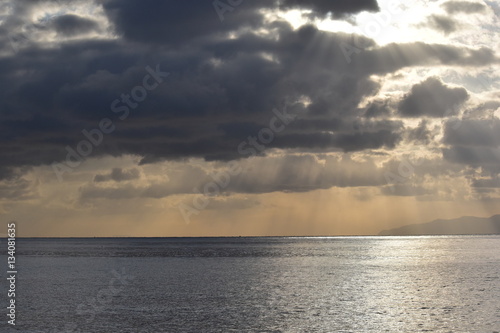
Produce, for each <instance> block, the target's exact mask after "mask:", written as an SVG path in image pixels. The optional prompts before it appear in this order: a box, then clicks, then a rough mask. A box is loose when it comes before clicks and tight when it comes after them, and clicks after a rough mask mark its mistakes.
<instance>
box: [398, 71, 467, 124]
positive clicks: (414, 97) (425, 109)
mask: <svg viewBox="0 0 500 333" xmlns="http://www.w3.org/2000/svg"><path fill="white" fill-rule="evenodd" d="M468 98H469V94H468V93H467V90H465V89H464V88H452V87H449V86H447V85H445V84H443V82H441V80H439V79H438V78H436V77H429V78H428V79H426V80H425V81H423V82H421V83H418V84H416V85H414V86H413V87H412V88H411V91H410V93H408V94H407V95H405V97H404V98H403V100H402V101H401V102H400V104H399V113H400V114H401V115H402V116H404V117H422V116H428V117H433V118H442V117H449V116H454V115H457V114H458V111H459V107H460V106H461V105H462V104H463V103H464V102H465V101H466V100H467V99H468Z"/></svg>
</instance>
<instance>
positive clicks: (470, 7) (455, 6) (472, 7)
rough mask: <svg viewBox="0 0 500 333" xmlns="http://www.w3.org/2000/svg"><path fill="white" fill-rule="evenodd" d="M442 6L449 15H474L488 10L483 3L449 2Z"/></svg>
mask: <svg viewBox="0 0 500 333" xmlns="http://www.w3.org/2000/svg"><path fill="white" fill-rule="evenodd" d="M442 6H443V7H444V9H445V10H446V11H447V12H448V13H449V14H455V13H467V14H472V13H479V12H483V11H484V10H485V9H486V6H485V5H483V4H482V3H478V2H469V1H448V2H445V3H444V4H443V5H442Z"/></svg>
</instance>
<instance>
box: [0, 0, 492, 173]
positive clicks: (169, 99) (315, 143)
mask: <svg viewBox="0 0 500 333" xmlns="http://www.w3.org/2000/svg"><path fill="white" fill-rule="evenodd" d="M368 3H369V2H366V3H365V2H359V3H358V2H354V4H357V5H359V6H360V7H359V8H360V10H364V9H366V8H367V6H368V5H367V4H368ZM293 4H295V2H289V3H285V5H293ZM310 4H314V6H315V7H314V8H317V10H318V11H319V10H324V11H327V10H328V11H329V10H331V8H333V7H334V6H340V7H338V11H340V12H342V11H344V12H346V13H347V12H349V11H350V10H351V9H347V7H348V5H346V4H347V2H338V3H337V4H336V5H334V4H333V2H332V4H331V5H327V4H326V2H322V1H317V2H310ZM103 6H104V9H105V13H106V15H107V16H108V17H109V18H110V19H111V24H112V25H113V26H114V28H115V29H116V31H117V32H118V33H119V35H120V36H121V37H120V38H118V39H114V40H109V39H108V40H106V39H101V40H90V39H79V40H74V41H68V42H65V43H60V44H58V45H57V47H48V46H47V45H43V44H40V45H38V44H37V43H34V44H30V45H28V46H27V47H25V48H22V49H20V50H19V51H18V52H17V53H16V54H15V55H11V56H4V57H2V58H0V73H1V75H0V109H1V110H2V112H1V113H0V137H1V138H2V140H1V142H0V171H1V170H5V172H0V176H1V175H2V174H3V175H7V174H8V171H7V170H8V169H9V168H10V167H16V166H34V165H41V164H51V163H52V162H53V161H64V160H65V158H66V155H67V151H66V149H65V147H66V146H70V147H72V148H75V146H76V144H77V143H78V142H80V141H81V140H83V139H85V137H84V136H83V134H82V130H88V131H90V130H92V129H94V128H96V127H98V124H99V121H100V120H101V119H102V118H104V117H106V118H110V119H111V120H112V121H113V122H114V124H115V125H116V130H115V131H114V132H113V133H112V134H107V135H105V136H104V138H103V140H102V144H100V145H99V146H98V147H94V150H93V152H92V155H91V156H92V157H98V156H102V155H111V156H121V155H123V154H135V155H139V156H142V157H143V160H142V163H143V164H145V163H152V162H155V161H159V160H163V159H184V158H188V157H201V158H205V159H207V160H231V159H239V158H242V157H246V155H245V156H243V155H241V154H240V153H239V152H238V149H237V148H238V145H239V144H240V143H241V142H242V141H243V140H246V139H247V137H248V136H249V135H256V134H257V132H258V131H259V130H260V129H261V128H263V127H267V126H269V121H270V119H271V117H273V112H272V110H273V109H274V108H277V109H279V110H280V112H284V111H283V110H284V108H285V106H287V107H288V108H289V109H288V110H289V112H294V113H296V114H300V116H299V117H297V119H296V120H295V121H294V122H292V123H291V124H289V125H288V126H287V127H286V130H285V131H283V132H282V133H278V134H276V138H275V140H273V141H272V142H270V143H269V144H268V145H267V146H266V148H285V149H286V148H296V149H303V150H322V151H325V150H326V151H360V150H364V149H378V148H385V149H391V148H393V147H395V146H396V145H397V144H398V142H400V140H401V136H402V134H401V133H402V130H403V128H404V127H403V125H402V123H400V122H384V121H376V120H375V119H376V118H378V117H381V118H383V117H385V115H386V114H387V111H386V110H385V109H383V108H384V106H383V105H381V106H380V107H379V110H378V111H377V110H372V109H368V111H367V110H360V109H359V107H358V105H359V104H360V102H361V101H363V100H365V98H367V97H372V96H374V95H375V94H377V93H378V92H379V90H380V88H381V83H380V82H379V81H377V80H375V79H374V78H373V76H372V75H373V74H386V73H392V72H395V71H397V70H399V69H401V68H405V67H411V66H440V65H447V66H463V65H466V66H471V67H472V66H484V65H487V64H491V63H494V62H497V61H498V60H497V58H496V57H495V55H494V52H493V51H492V50H490V49H487V48H482V49H469V48H464V47H455V46H445V45H429V44H425V43H409V44H389V45H386V46H382V47H378V46H377V45H376V44H375V43H374V42H373V41H371V40H369V39H366V38H362V37H360V38H357V40H358V41H361V42H362V43H363V44H364V45H366V46H370V48H368V49H366V50H360V52H359V54H356V55H355V56H354V57H353V62H352V63H351V64H348V63H347V61H346V58H345V55H344V53H343V51H342V49H341V47H340V45H341V43H343V42H347V43H352V40H353V36H352V35H347V34H342V33H330V32H322V31H319V30H318V29H316V28H315V27H312V26H305V27H302V28H301V29H297V30H294V29H292V27H291V26H290V25H289V24H287V23H286V22H283V21H277V22H274V23H272V24H269V25H265V23H264V18H263V15H262V13H260V12H259V11H258V10H257V9H259V8H260V7H259V6H264V7H266V8H271V5H270V4H269V3H268V2H265V3H264V2H263V1H262V2H258V1H256V2H243V3H242V4H241V5H240V6H239V7H237V8H236V9H235V10H234V11H233V12H230V13H227V15H226V19H225V20H224V21H223V22H220V20H219V19H218V17H217V14H216V12H215V11H214V8H213V6H212V2H211V1H206V2H201V3H200V4H199V5H197V6H193V5H188V4H186V3H184V2H179V1H175V2H173V1H170V2H169V1H165V2H162V1H150V2H137V1H106V2H104V4H103ZM328 6H331V7H328ZM342 6H344V7H342ZM353 6H354V5H353ZM342 8H344V9H342ZM349 8H354V7H349ZM352 10H354V9H352ZM70 25H71V24H70ZM76 25H77V26H78V24H76ZM242 27H248V28H252V29H248V30H239V29H240V28H242ZM264 27H265V28H268V29H269V31H270V34H271V35H272V37H267V36H263V35H259V34H258V33H257V32H255V31H258V29H254V28H264ZM70 30H71V29H70ZM79 31H80V30H79ZM4 32H5V31H4ZM229 32H232V33H234V36H233V38H228V37H227V36H228V33H229ZM2 38H5V36H3V35H2ZM0 47H2V51H5V52H7V51H9V48H10V46H9V45H8V43H7V44H2V46H0ZM147 66H150V67H151V68H156V66H158V68H159V69H160V70H161V71H168V72H169V73H170V76H168V78H165V79H164V80H163V82H162V83H161V84H159V85H158V87H157V88H155V89H154V90H153V91H150V92H148V96H147V98H146V99H145V100H144V101H142V102H141V103H140V105H139V106H137V107H136V108H134V109H132V108H129V110H128V111H129V112H130V115H129V116H128V118H127V119H125V120H120V119H119V118H118V117H119V116H120V113H114V112H113V111H112V110H111V104H112V102H113V101H115V100H116V99H118V100H120V98H121V97H120V96H121V94H130V92H131V89H132V88H134V87H135V86H137V85H141V84H142V82H143V79H144V77H145V75H146V74H148V71H147V70H146V67H147ZM426 82H427V81H426ZM431 83H432V82H431ZM431 83H425V82H424V83H422V84H421V86H422V87H421V88H419V89H416V91H413V90H412V92H411V93H410V95H409V96H407V99H410V100H412V97H411V96H413V95H415V94H417V95H418V96H420V97H422V98H426V99H427V98H428V97H429V95H430V94H431V92H426V91H427V90H428V89H432V90H434V88H436V91H435V92H434V91H433V92H432V93H439V94H441V93H442V94H443V96H441V95H440V98H444V99H443V100H440V101H437V102H434V104H429V105H430V106H432V108H430V109H425V110H421V109H420V108H413V106H415V105H417V106H418V105H419V104H418V103H419V102H418V101H417V100H415V98H416V97H415V98H413V102H411V103H410V102H407V104H408V103H409V104H408V105H406V107H403V109H404V110H405V111H404V112H403V113H404V115H405V116H408V115H413V114H412V112H414V113H415V112H416V116H419V115H430V116H436V117H437V116H442V114H441V112H442V110H440V109H439V110H438V107H441V106H447V105H448V104H450V105H454V103H456V102H460V101H461V100H463V99H464V96H463V89H460V88H450V87H447V86H446V85H444V84H442V83H440V82H439V83H436V84H435V85H434V86H433V85H432V84H431ZM426 89H427V90H426ZM301 100H302V101H304V100H307V101H308V102H307V103H304V104H302V103H301V102H297V101H301ZM119 103H120V104H119V105H120V106H121V107H124V106H126V104H125V103H124V102H120V101H119ZM424 103H430V102H424ZM436 103H437V104H436ZM365 113H366V114H367V116H369V117H371V118H364V119H367V121H360V120H359V118H360V116H362V115H363V114H365Z"/></svg>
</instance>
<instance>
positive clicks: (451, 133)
mask: <svg viewBox="0 0 500 333" xmlns="http://www.w3.org/2000/svg"><path fill="white" fill-rule="evenodd" d="M458 125H459V126H457V124H456V123H454V122H447V123H446V125H445V133H444V138H443V142H444V143H446V144H448V145H453V146H482V147H498V146H500V119H498V118H493V119H466V120H462V121H461V122H460V123H459V124H458Z"/></svg>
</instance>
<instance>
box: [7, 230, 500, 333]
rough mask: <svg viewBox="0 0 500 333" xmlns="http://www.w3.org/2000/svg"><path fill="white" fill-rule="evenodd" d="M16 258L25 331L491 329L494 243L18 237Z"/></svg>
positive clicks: (494, 324)
mask: <svg viewBox="0 0 500 333" xmlns="http://www.w3.org/2000/svg"><path fill="white" fill-rule="evenodd" d="M0 244H2V247H4V245H5V241H4V240H3V239H2V242H1V243H0ZM2 251H4V250H3V249H2ZM17 255H18V267H19V269H18V271H19V274H18V286H17V288H18V295H17V305H18V307H17V309H18V318H17V325H16V329H17V331H20V332H26V333H31V332H44V333H46V332H51V333H52V332H54V333H55V332H141V333H146V332H154V333H158V332H499V331H500V237H497V236H452V237H446V236H444V237H341V238H338V237H336V238H287V237H283V238H172V239H57V240H56V239H38V240H36V239H21V240H19V241H18V253H17ZM1 260H2V262H4V263H6V257H5V252H3V253H2V256H1ZM3 266H6V265H3ZM5 271H6V269H5ZM4 274H5V272H4ZM2 288H3V289H2V295H6V290H5V283H3V284H2ZM1 299H2V302H3V303H2V306H4V305H5V304H6V303H5V301H4V300H5V299H6V297H4V296H2V298H1ZM4 309H5V307H4ZM4 318H5V315H4ZM5 322H6V320H5V319H4V322H2V324H1V326H0V331H1V332H4V331H5V332H8V331H14V330H9V328H8V327H7V325H6V323H5Z"/></svg>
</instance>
